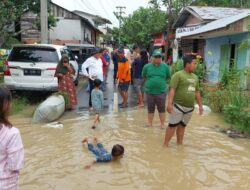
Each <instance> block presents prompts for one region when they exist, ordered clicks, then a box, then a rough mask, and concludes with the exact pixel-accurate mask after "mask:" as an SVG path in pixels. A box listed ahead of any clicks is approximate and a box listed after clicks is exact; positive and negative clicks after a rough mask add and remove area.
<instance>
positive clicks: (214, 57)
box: [204, 33, 248, 83]
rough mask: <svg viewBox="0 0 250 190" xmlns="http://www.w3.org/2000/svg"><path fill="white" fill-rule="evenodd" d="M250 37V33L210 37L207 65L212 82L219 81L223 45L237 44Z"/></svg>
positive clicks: (206, 49) (207, 47) (206, 50)
mask: <svg viewBox="0 0 250 190" xmlns="http://www.w3.org/2000/svg"><path fill="white" fill-rule="evenodd" d="M246 38H248V33H242V34H238V35H231V36H224V37H219V38H210V39H207V40H206V47H205V52H204V55H205V62H206V67H207V75H208V77H207V80H208V81H209V82H211V83H217V82H218V79H219V68H220V55H221V46H222V45H224V44H229V43H230V44H237V43H241V42H242V41H243V40H245V39H246ZM241 65H242V64H241Z"/></svg>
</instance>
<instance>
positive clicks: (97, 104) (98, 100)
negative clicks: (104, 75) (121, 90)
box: [91, 79, 103, 129]
mask: <svg viewBox="0 0 250 190" xmlns="http://www.w3.org/2000/svg"><path fill="white" fill-rule="evenodd" d="M101 84H102V81H101V80H100V79H95V80H94V87H95V88H94V89H93V90H92V92H91V103H92V106H93V109H94V112H95V120H94V123H93V126H92V129H95V128H96V125H97V123H100V113H101V111H102V109H103V92H102V91H101V90H100V87H101Z"/></svg>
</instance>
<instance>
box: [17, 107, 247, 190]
mask: <svg viewBox="0 0 250 190" xmlns="http://www.w3.org/2000/svg"><path fill="white" fill-rule="evenodd" d="M145 118H146V110H131V111H128V112H123V113H117V114H110V115H105V116H102V123H101V125H100V126H99V127H98V128H97V129H96V130H92V129H91V120H90V117H89V116H87V115H85V114H81V115H79V114H76V113H67V114H66V115H65V116H64V117H63V118H62V119H61V122H62V123H63V124H64V128H62V129H53V128H43V127H42V126H41V125H32V124H30V122H29V120H27V119H23V118H21V117H18V116H17V117H13V118H12V120H13V123H14V124H15V126H17V127H18V128H19V129H20V130H21V133H22V138H23V141H24V145H25V167H24V169H23V170H22V171H21V176H20V189H21V190H45V189H46V190H85V189H86V190H92V189H93V190H102V189H106V190H140V189H141V190H158V189H159V190H168V189H169V190H182V189H187V190H196V189H198V190H206V189H212V190H217V189H218V190H224V189H225V190H238V189H241V190H242V189H246V190H249V189H250V141H249V140H247V139H231V138H229V137H227V136H226V135H224V134H221V133H219V132H217V131H216V130H215V129H214V128H213V127H214V126H215V125H220V126H221V127H225V126H226V124H225V123H224V122H223V121H222V119H221V118H220V117H219V116H218V115H215V114H210V115H207V116H198V114H195V115H194V117H193V118H192V121H191V123H190V125H189V127H188V128H187V133H186V138H185V146H182V147H178V146H176V143H175V138H174V139H173V141H172V142H171V148H167V149H166V148H163V147H162V143H163V139H164V133H165V131H164V130H161V129H160V128H159V121H158V120H157V119H156V121H155V123H156V125H155V127H154V128H145V127H144V126H145ZM91 135H95V136H97V137H99V139H100V140H101V141H102V142H103V144H104V145H105V146H106V148H107V149H108V150H110V149H111V147H112V145H113V144H115V143H121V144H123V145H124V146H125V156H124V158H123V159H122V160H121V162H119V163H107V164H96V165H94V166H93V167H92V168H91V169H88V170H86V169H84V166H85V165H86V164H88V163H89V162H90V161H91V160H92V159H93V155H92V154H91V153H90V152H89V151H88V150H87V148H86V146H83V145H82V144H81V140H82V137H84V136H91Z"/></svg>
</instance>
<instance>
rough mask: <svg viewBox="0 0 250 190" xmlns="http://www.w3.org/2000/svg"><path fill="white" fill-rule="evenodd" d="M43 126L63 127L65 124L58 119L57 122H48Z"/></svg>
mask: <svg viewBox="0 0 250 190" xmlns="http://www.w3.org/2000/svg"><path fill="white" fill-rule="evenodd" d="M42 127H44V128H55V129H60V128H63V124H62V123H61V122H58V121H56V122H52V123H47V124H45V125H43V126H42Z"/></svg>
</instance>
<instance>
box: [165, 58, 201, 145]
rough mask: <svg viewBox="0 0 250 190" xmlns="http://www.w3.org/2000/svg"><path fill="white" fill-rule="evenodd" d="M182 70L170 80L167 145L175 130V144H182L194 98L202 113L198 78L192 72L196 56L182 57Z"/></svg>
mask: <svg viewBox="0 0 250 190" xmlns="http://www.w3.org/2000/svg"><path fill="white" fill-rule="evenodd" d="M183 63H184V70H182V71H179V72H177V73H175V74H174V75H173V77H172V79H171V81H170V91H169V97H168V106H167V111H168V113H169V126H168V128H167V130H166V135H165V142H164V146H166V147H168V146H169V142H170V140H171V138H172V137H173V135H174V133H175V132H176V136H177V144H178V145H182V143H183V138H184V133H185V127H186V126H187V124H188V122H189V121H190V119H191V116H192V113H193V111H194V103H195V99H196V101H197V103H198V105H199V113H200V114H202V113H203V108H202V101H201V95H200V92H199V80H198V77H197V76H196V75H195V74H194V73H193V72H194V71H195V69H196V56H194V55H186V56H184V57H183Z"/></svg>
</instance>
